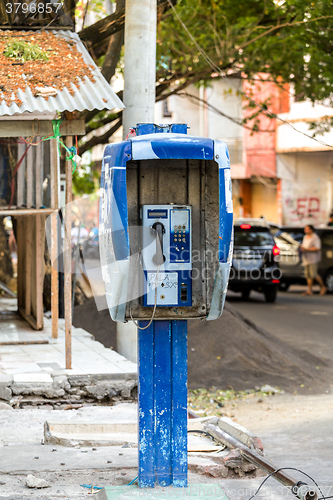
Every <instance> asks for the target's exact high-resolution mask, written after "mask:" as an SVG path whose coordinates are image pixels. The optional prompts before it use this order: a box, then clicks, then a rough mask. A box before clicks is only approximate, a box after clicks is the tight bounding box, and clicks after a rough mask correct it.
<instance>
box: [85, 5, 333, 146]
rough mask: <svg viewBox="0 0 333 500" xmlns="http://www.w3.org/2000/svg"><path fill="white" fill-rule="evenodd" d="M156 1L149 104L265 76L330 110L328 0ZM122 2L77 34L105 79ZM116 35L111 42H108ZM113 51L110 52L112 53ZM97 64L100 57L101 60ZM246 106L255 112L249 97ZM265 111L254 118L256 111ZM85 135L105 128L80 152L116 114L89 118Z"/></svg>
mask: <svg viewBox="0 0 333 500" xmlns="http://www.w3.org/2000/svg"><path fill="white" fill-rule="evenodd" d="M174 3H175V2H171V1H169V0H161V1H160V2H159V16H158V19H159V23H158V37H157V81H156V100H157V101H160V100H164V99H166V98H167V97H168V96H170V95H172V94H178V93H180V92H181V91H183V90H184V89H185V88H186V87H188V86H189V85H190V84H208V83H209V82H210V81H211V79H212V77H213V76H214V74H215V76H216V74H219V75H220V76H222V77H223V76H231V75H234V76H235V75H238V76H240V75H246V77H247V78H249V79H251V78H253V77H254V76H255V75H256V74H258V73H259V72H263V73H266V74H269V75H270V78H271V79H273V80H274V81H276V82H277V83H278V84H279V85H281V84H283V83H288V84H291V85H292V86H293V87H294V90H295V94H296V98H297V99H305V98H309V99H311V100H312V101H313V102H316V101H317V102H318V101H319V102H320V101H324V100H325V99H326V100H327V101H328V102H329V103H330V104H331V105H333V99H332V95H331V88H332V84H333V4H332V2H331V1H330V0H317V1H316V2H313V1H312V0H284V1H281V2H276V1H275V0H239V1H238V2H235V1H234V0H223V1H221V0H198V2H192V1H191V0H178V2H177V4H176V5H175V6H174V5H173V4H174ZM123 20H124V10H123V0H118V2H117V10H116V12H115V14H113V15H111V16H107V17H106V18H105V19H103V20H101V21H99V22H98V23H96V25H93V26H91V27H89V28H86V29H85V30H83V31H82V32H81V33H79V35H80V36H81V38H82V39H84V40H85V42H86V43H87V44H88V46H89V44H90V48H91V53H92V55H94V56H95V58H96V61H97V62H103V60H104V62H103V64H102V72H103V74H104V75H105V76H106V78H107V79H108V80H110V79H111V77H112V76H113V74H114V71H115V67H116V64H115V63H116V61H119V59H120V55H121V44H122V37H121V36H120V35H119V33H120V32H122V30H123V27H124V22H123ZM115 37H117V40H118V41H117V44H116V41H115ZM115 44H116V47H117V50H114V47H115ZM102 54H105V58H102V59H101V55H102ZM249 102H250V104H251V105H252V106H254V107H256V106H255V104H254V103H253V102H251V98H250V99H249ZM264 110H265V105H263V106H261V107H260V106H259V107H257V109H255V110H254V113H258V111H264ZM86 119H87V122H88V129H87V130H88V131H91V130H92V128H95V129H96V128H97V129H98V128H99V126H103V125H104V126H105V125H106V124H108V123H109V124H110V128H109V130H108V131H106V132H105V131H104V132H103V134H102V135H101V136H100V138H99V137H98V135H99V132H97V136H96V137H94V138H93V139H90V141H88V142H86V144H85V138H84V139H83V141H82V147H81V151H84V150H86V149H87V148H88V147H91V146H92V145H95V144H98V143H103V142H106V141H107V140H108V138H109V137H110V136H111V135H112V134H113V133H114V132H115V131H116V130H117V129H118V128H119V127H120V126H121V114H118V115H114V114H112V113H100V112H99V113H97V112H91V113H88V114H87V115H86Z"/></svg>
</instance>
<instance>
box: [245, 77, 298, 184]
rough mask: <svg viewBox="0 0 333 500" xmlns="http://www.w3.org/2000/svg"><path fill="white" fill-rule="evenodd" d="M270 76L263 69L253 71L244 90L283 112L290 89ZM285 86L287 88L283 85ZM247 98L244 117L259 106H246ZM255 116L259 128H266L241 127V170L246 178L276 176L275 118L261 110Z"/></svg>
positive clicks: (261, 101)
mask: <svg viewBox="0 0 333 500" xmlns="http://www.w3.org/2000/svg"><path fill="white" fill-rule="evenodd" d="M269 78H270V76H269V75H267V74H264V73H260V74H258V75H256V77H255V80H256V81H255V82H254V81H253V80H252V81H249V80H244V83H243V90H244V92H245V93H246V94H247V95H248V96H250V97H251V98H252V99H254V100H255V101H256V102H258V103H261V104H262V103H264V102H266V105H267V107H268V110H269V111H271V112H272V113H275V114H277V113H286V112H287V111H288V110H289V97H290V96H289V93H288V92H287V91H285V90H283V89H282V88H281V87H280V86H278V85H276V84H275V83H274V82H271V81H259V79H260V80H267V79H269ZM284 88H286V90H288V88H287V87H286V86H284ZM246 104H247V102H246V98H245V99H244V117H248V116H251V115H252V114H253V113H255V112H256V111H258V110H259V108H258V107H256V108H246V107H245V106H246ZM256 119H258V120H259V123H258V126H259V129H260V130H264V131H268V132H261V131H259V132H254V133H253V134H252V135H251V131H250V130H248V129H246V128H244V131H243V162H244V167H245V169H244V173H245V176H246V177H247V178H249V177H251V176H255V175H260V176H262V177H275V176H276V158H275V127H276V120H275V119H274V118H269V117H268V116H267V115H266V114H264V113H261V114H260V115H259V116H258V117H257V118H256ZM256 119H253V120H251V121H249V122H247V124H246V125H247V126H253V125H254V123H255V120H256Z"/></svg>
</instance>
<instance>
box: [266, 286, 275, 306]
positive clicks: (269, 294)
mask: <svg viewBox="0 0 333 500" xmlns="http://www.w3.org/2000/svg"><path fill="white" fill-rule="evenodd" d="M264 295H265V300H266V302H275V300H276V295H277V288H276V286H274V287H270V288H266V290H264Z"/></svg>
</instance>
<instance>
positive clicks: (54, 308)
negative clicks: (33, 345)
mask: <svg viewBox="0 0 333 500" xmlns="http://www.w3.org/2000/svg"><path fill="white" fill-rule="evenodd" d="M50 143H51V144H50V174H51V206H52V208H53V209H58V207H59V200H58V149H57V141H56V140H55V139H51V140H50ZM57 222H58V213H57V212H55V213H53V214H52V216H51V252H50V254H51V255H50V258H51V317H52V338H53V339H57V338H58V318H59V290H58V266H55V261H56V258H57V248H58V230H57Z"/></svg>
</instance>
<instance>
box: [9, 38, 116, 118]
mask: <svg viewBox="0 0 333 500" xmlns="http://www.w3.org/2000/svg"><path fill="white" fill-rule="evenodd" d="M52 33H53V34H54V35H55V36H57V37H61V38H62V39H65V40H68V41H69V44H68V48H69V51H70V50H71V45H72V44H73V42H74V43H75V45H76V48H77V50H78V51H79V52H81V54H82V56H83V60H84V62H85V63H86V64H87V65H88V66H89V67H90V73H91V75H92V77H93V79H94V80H95V81H92V80H91V79H90V78H89V77H88V76H87V75H86V76H84V79H80V80H79V83H76V84H75V85H74V83H70V86H71V88H68V87H65V88H63V89H62V90H61V91H59V90H58V93H57V95H56V96H55V97H48V99H45V98H44V97H35V96H34V95H33V92H32V90H31V88H29V87H26V89H25V90H22V89H18V90H17V91H16V96H17V98H18V99H19V100H21V101H22V104H17V103H15V102H12V103H11V104H10V105H8V104H6V102H5V100H2V101H1V102H0V116H5V115H10V116H12V115H17V114H23V113H25V114H26V113H27V112H30V113H33V112H34V113H38V112H40V113H45V112H55V111H60V112H62V111H75V110H77V111H84V110H88V111H91V110H93V109H97V110H103V109H108V110H111V109H114V108H118V109H123V108H124V105H123V103H122V101H121V100H120V99H119V97H118V96H117V95H116V94H115V92H114V91H113V90H112V89H111V87H110V85H109V84H108V82H107V81H106V80H105V78H104V77H103V75H102V74H101V72H100V70H99V69H98V67H97V66H96V64H95V63H94V61H93V59H92V58H91V56H90V55H89V53H88V51H87V49H86V48H85V46H84V45H83V43H82V42H81V40H80V38H79V36H78V35H77V33H74V32H72V31H60V30H59V31H58V30H57V31H55V30H52ZM74 64H75V63H74ZM69 90H71V92H69ZM13 98H14V95H13Z"/></svg>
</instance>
